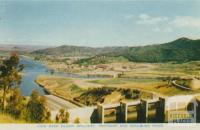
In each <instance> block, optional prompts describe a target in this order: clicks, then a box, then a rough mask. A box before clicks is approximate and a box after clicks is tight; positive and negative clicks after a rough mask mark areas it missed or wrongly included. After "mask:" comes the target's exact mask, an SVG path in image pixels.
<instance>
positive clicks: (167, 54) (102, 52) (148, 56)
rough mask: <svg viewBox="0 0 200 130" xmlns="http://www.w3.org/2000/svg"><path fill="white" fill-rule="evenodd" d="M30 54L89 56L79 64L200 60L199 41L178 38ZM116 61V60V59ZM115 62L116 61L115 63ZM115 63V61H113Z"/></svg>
mask: <svg viewBox="0 0 200 130" xmlns="http://www.w3.org/2000/svg"><path fill="white" fill-rule="evenodd" d="M32 54H44V55H64V56H89V57H90V58H87V59H82V60H80V61H78V62H77V63H79V64H82V63H84V64H86V62H90V63H93V62H94V61H95V62H99V59H100V60H102V57H110V58H104V59H106V60H104V61H102V62H106V61H111V60H110V59H112V60H113V59H114V58H117V57H121V58H122V57H123V58H124V59H128V60H129V61H134V62H170V61H176V62H187V61H196V60H200V40H191V39H188V38H180V39H177V40H175V41H172V42H168V43H164V44H155V45H148V46H139V47H104V48H92V47H77V46H60V47H56V48H47V49H43V50H38V51H34V52H32ZM117 60H118V59H117ZM117 60H116V61H117ZM114 61H115V60H114Z"/></svg>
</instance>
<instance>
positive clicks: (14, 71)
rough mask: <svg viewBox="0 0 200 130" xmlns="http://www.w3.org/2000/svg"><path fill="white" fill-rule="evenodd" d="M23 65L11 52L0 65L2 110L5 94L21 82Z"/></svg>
mask: <svg viewBox="0 0 200 130" xmlns="http://www.w3.org/2000/svg"><path fill="white" fill-rule="evenodd" d="M22 70H23V65H19V57H18V55H17V54H16V53H12V54H11V56H10V57H9V58H8V59H5V60H3V61H2V64H1V65H0V88H2V89H3V101H2V111H3V112H4V109H5V101H6V95H7V92H8V90H10V88H14V87H18V86H19V84H20V82H21V75H20V74H19V72H20V71H22Z"/></svg>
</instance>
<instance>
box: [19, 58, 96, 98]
mask: <svg viewBox="0 0 200 130" xmlns="http://www.w3.org/2000/svg"><path fill="white" fill-rule="evenodd" d="M20 64H23V65H24V70H23V72H22V73H23V76H22V82H21V84H20V91H21V94H22V95H24V96H29V95H31V93H32V90H34V89H35V90H37V91H38V92H39V93H40V94H41V95H45V94H46V93H45V90H44V89H43V88H42V87H40V86H39V85H38V84H37V83H35V79H36V78H37V76H38V75H42V74H48V75H50V74H51V73H50V70H49V69H48V68H47V67H46V66H44V65H43V64H41V63H40V62H37V61H34V60H32V59H30V58H25V57H21V58H20ZM54 75H55V76H64V77H71V78H99V77H98V76H90V77H88V76H80V75H78V74H72V73H62V72H55V73H54Z"/></svg>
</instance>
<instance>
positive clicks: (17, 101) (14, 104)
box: [6, 89, 25, 118]
mask: <svg viewBox="0 0 200 130" xmlns="http://www.w3.org/2000/svg"><path fill="white" fill-rule="evenodd" d="M24 108H25V103H24V102H23V96H21V94H20V91H19V89H14V90H13V93H12V96H11V97H10V99H9V102H8V105H7V106H6V112H8V113H9V114H11V115H12V116H14V117H15V118H19V117H20V116H21V115H22V113H23V111H24Z"/></svg>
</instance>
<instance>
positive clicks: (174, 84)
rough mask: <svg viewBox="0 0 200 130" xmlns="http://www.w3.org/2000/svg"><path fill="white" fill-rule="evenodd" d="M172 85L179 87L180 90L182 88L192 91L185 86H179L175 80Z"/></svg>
mask: <svg viewBox="0 0 200 130" xmlns="http://www.w3.org/2000/svg"><path fill="white" fill-rule="evenodd" d="M172 83H173V84H174V85H175V86H176V87H179V88H181V89H186V90H191V89H190V88H188V87H185V86H182V85H179V84H177V83H176V81H175V80H173V81H172Z"/></svg>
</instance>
